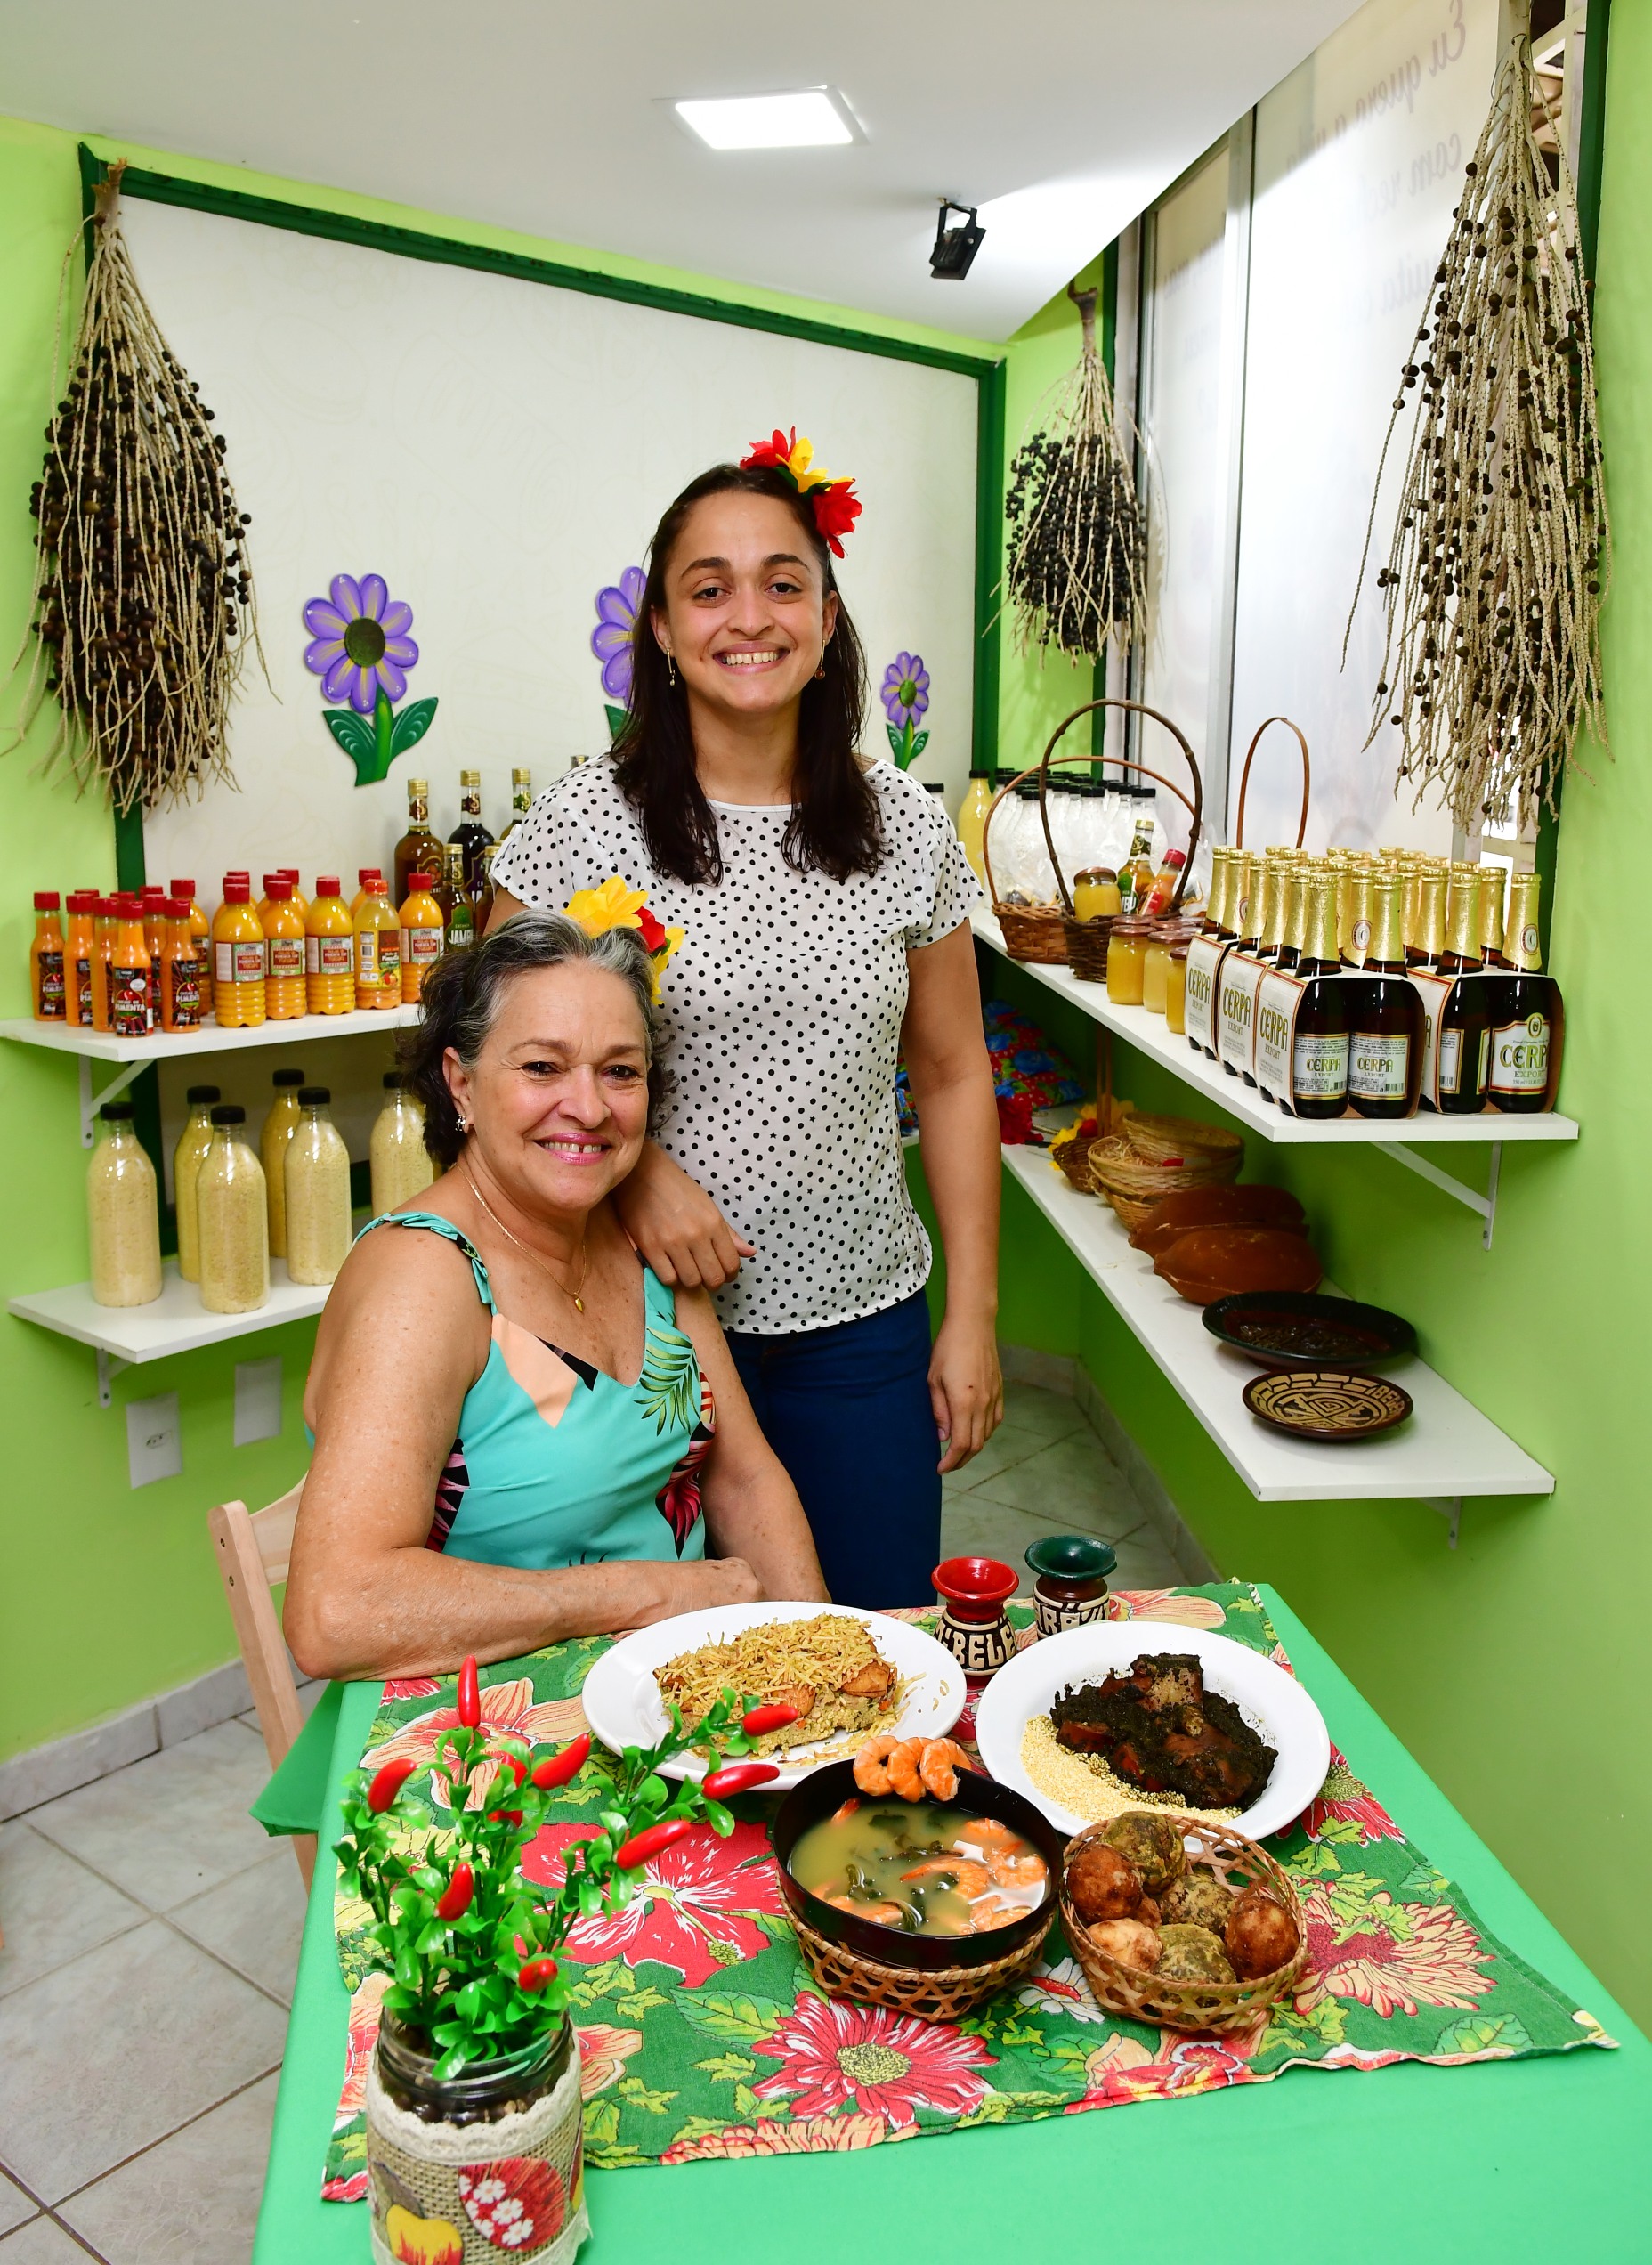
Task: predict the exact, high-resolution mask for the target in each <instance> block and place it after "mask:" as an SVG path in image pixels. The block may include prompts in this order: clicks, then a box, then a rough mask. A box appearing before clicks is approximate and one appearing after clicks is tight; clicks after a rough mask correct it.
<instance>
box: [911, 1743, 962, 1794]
mask: <svg viewBox="0 0 1652 2265" xmlns="http://www.w3.org/2000/svg"><path fill="white" fill-rule="evenodd" d="M968 1767H969V1757H968V1754H966V1753H965V1751H964V1749H963V1748H962V1747H961V1746H960V1744H959V1742H958V1741H957V1740H956V1739H955V1738H932V1739H930V1740H929V1741H928V1742H927V1745H926V1746H925V1748H924V1750H923V1754H922V1756H921V1758H920V1759H919V1764H918V1774H919V1777H921V1778H922V1780H923V1782H924V1788H925V1790H926V1791H927V1792H929V1793H932V1794H933V1795H934V1796H935V1799H936V1800H937V1801H950V1800H951V1799H952V1796H953V1795H954V1794H955V1793H956V1792H957V1790H958V1773H959V1771H960V1769H968Z"/></svg>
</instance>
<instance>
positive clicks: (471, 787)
mask: <svg viewBox="0 0 1652 2265" xmlns="http://www.w3.org/2000/svg"><path fill="white" fill-rule="evenodd" d="M492 839H493V836H492V835H491V834H490V832H488V829H487V827H486V826H485V825H483V824H482V773H481V772H480V771H461V772H460V773H459V822H458V825H456V826H455V827H454V829H453V831H452V832H451V833H450V834H449V836H448V841H449V847H451V845H452V844H454V843H455V842H457V843H458V847H459V848H461V849H462V850H463V851H464V852H465V879H466V883H467V884H468V886H469V887H471V888H473V889H474V887H475V886H476V884H477V882H478V881H480V880H481V879H482V851H483V850H484V849H485V848H487V846H488V844H489V842H490V841H491V840H492Z"/></svg>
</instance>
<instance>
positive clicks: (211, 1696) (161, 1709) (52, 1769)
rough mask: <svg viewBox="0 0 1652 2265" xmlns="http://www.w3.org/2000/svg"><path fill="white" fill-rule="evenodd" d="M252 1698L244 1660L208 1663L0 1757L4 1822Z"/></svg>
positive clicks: (224, 1717)
mask: <svg viewBox="0 0 1652 2265" xmlns="http://www.w3.org/2000/svg"><path fill="white" fill-rule="evenodd" d="M252 1703H253V1694H252V1690H251V1687H250V1685H248V1683H247V1670H246V1668H244V1667H243V1666H242V1665H241V1663H240V1661H239V1660H230V1661H228V1662H227V1664H226V1665H225V1666H223V1667H222V1668H208V1669H207V1673H206V1674H205V1675H202V1676H196V1677H195V1679H194V1681H193V1682H192V1683H183V1684H180V1685H178V1687H177V1689H176V1690H175V1691H163V1692H162V1693H160V1694H159V1696H158V1697H157V1698H154V1699H146V1700H144V1701H143V1702H142V1705H141V1706H137V1707H128V1708H126V1709H125V1710H124V1711H123V1712H122V1713H120V1714H118V1715H115V1716H112V1717H110V1718H109V1720H108V1721H107V1722H101V1723H93V1725H92V1727H91V1728H90V1729H89V1730H77V1731H74V1732H71V1733H70V1734H69V1737H67V1738H58V1739H54V1740H53V1741H52V1743H51V1744H50V1745H49V1746H36V1747H35V1748H34V1749H32V1750H31V1751H30V1752H28V1753H27V1754H14V1755H13V1756H12V1758H11V1760H10V1761H8V1762H0V1821H3V1820H4V1819H5V1818H7V1817H14V1816H21V1815H23V1814H25V1812H26V1811H28V1810H29V1809H37V1808H38V1807H39V1806H41V1804H42V1803H43V1802H45V1801H55V1800H56V1798H57V1797H58V1795H59V1794H60V1793H72V1792H73V1791H74V1790H75V1788H76V1787H77V1786H78V1785H90V1784H91V1783H92V1782H93V1780H94V1779H96V1778H100V1777H108V1776H109V1774H110V1773H111V1771H114V1770H117V1769H125V1768H126V1765H127V1763H128V1762H140V1761H142V1759H143V1758H144V1756H145V1755H146V1754H158V1753H159V1751H160V1750H161V1749H162V1747H164V1746H177V1745H180V1744H181V1743H182V1741H183V1740H184V1739H186V1738H193V1737H194V1736H195V1734H196V1733H197V1732H198V1731H202V1730H210V1729H212V1728H213V1726H214V1725H215V1724H217V1723H223V1722H228V1721H229V1720H230V1719H231V1717H232V1716H235V1715H244V1714H245V1713H246V1712H247V1709H248V1708H249V1707H250V1706H251V1705H252Z"/></svg>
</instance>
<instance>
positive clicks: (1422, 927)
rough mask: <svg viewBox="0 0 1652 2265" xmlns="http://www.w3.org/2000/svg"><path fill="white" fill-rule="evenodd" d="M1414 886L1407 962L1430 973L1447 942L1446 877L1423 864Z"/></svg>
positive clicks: (1408, 933)
mask: <svg viewBox="0 0 1652 2265" xmlns="http://www.w3.org/2000/svg"><path fill="white" fill-rule="evenodd" d="M1413 889H1414V890H1415V894H1414V897H1413V911H1412V915H1411V918H1410V920H1409V921H1407V923H1406V928H1405V964H1406V966H1407V967H1413V968H1421V970H1423V972H1424V973H1425V974H1427V973H1429V971H1430V970H1432V969H1434V968H1437V966H1438V965H1439V960H1440V954H1441V952H1442V950H1443V949H1444V948H1445V874H1444V873H1436V872H1435V871H1434V870H1433V868H1432V867H1431V866H1429V865H1423V866H1421V867H1419V869H1418V871H1417V873H1416V874H1415V876H1414V879H1413Z"/></svg>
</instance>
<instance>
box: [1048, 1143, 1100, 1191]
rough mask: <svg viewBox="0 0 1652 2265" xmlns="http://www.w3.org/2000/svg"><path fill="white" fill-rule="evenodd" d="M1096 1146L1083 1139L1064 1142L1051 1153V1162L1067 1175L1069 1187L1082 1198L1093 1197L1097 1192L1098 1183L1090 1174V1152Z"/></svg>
mask: <svg viewBox="0 0 1652 2265" xmlns="http://www.w3.org/2000/svg"><path fill="white" fill-rule="evenodd" d="M1094 1145H1095V1144H1094V1142H1093V1141H1086V1140H1082V1139H1080V1140H1073V1141H1063V1142H1062V1144H1061V1146H1060V1147H1059V1148H1058V1149H1051V1150H1050V1152H1049V1155H1050V1162H1051V1163H1052V1164H1053V1165H1055V1166H1056V1168H1057V1171H1059V1172H1061V1173H1065V1177H1066V1181H1067V1185H1068V1186H1069V1187H1070V1188H1072V1189H1074V1190H1075V1191H1076V1192H1077V1193H1078V1194H1079V1195H1081V1196H1093V1195H1094V1194H1095V1192H1096V1182H1095V1181H1093V1180H1092V1179H1091V1178H1090V1173H1089V1152H1090V1149H1091V1148H1092V1147H1093V1146H1094Z"/></svg>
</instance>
